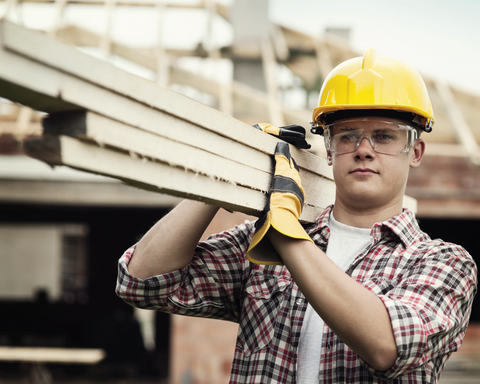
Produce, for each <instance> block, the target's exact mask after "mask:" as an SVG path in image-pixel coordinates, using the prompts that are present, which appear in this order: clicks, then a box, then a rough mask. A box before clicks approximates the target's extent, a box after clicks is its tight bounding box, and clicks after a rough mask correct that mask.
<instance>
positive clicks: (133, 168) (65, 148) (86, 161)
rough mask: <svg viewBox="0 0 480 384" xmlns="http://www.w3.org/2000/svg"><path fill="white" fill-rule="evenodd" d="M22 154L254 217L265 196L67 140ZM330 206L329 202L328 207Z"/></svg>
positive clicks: (309, 210)
mask: <svg viewBox="0 0 480 384" xmlns="http://www.w3.org/2000/svg"><path fill="white" fill-rule="evenodd" d="M25 150H26V151H27V153H28V154H29V155H30V156H32V157H35V158H38V159H41V160H43V161H45V162H47V163H49V164H62V165H67V166H69V167H72V168H76V169H80V170H84V171H87V172H92V173H97V174H102V175H107V176H110V177H115V178H117V179H120V180H124V181H126V182H128V183H129V184H132V185H136V186H139V187H142V188H143V189H147V190H152V191H156V192H160V193H167V194H170V195H174V196H180V197H185V198H190V199H194V200H200V201H205V202H206V203H210V204H214V205H218V206H221V207H223V208H226V209H229V210H232V211H240V212H244V213H247V214H251V215H255V216H258V215H259V214H260V213H261V212H262V210H263V209H264V207H265V205H266V201H267V194H266V193H264V192H262V191H258V190H253V189H250V188H245V187H242V186H239V185H235V184H231V183H228V182H223V181H221V180H215V179H214V178H212V177H209V176H205V175H201V174H197V173H194V172H189V171H186V170H185V169H182V168H178V167H173V166H170V165H167V164H164V163H159V162H154V161H149V160H145V159H142V158H140V157H137V156H130V155H128V154H125V153H122V152H118V151H115V150H112V149H108V148H102V147H99V146H97V145H96V144H94V143H91V142H84V141H81V140H79V139H76V138H72V137H68V136H52V137H45V138H39V139H32V140H28V141H26V142H25ZM325 202H326V201H325ZM331 202H333V201H332V200H330V202H328V203H331ZM326 203H327V202H326ZM328 203H327V204H328ZM321 210H322V207H313V206H310V205H307V204H305V205H304V210H303V213H302V217H301V220H302V221H304V222H313V221H315V219H316V217H317V216H318V214H319V213H320V212H321Z"/></svg>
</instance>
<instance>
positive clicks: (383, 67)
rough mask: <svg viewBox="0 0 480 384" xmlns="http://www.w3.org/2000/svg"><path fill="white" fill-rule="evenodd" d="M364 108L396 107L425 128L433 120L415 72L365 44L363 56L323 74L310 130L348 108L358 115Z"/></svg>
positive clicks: (317, 130)
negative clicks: (379, 55)
mask: <svg viewBox="0 0 480 384" xmlns="http://www.w3.org/2000/svg"><path fill="white" fill-rule="evenodd" d="M367 110H376V113H375V114H379V115H381V114H382V113H381V112H383V113H390V115H392V112H394V111H397V112H399V113H400V114H399V116H400V115H402V116H409V117H408V119H409V120H410V118H411V120H412V121H413V122H414V123H415V124H416V125H417V126H419V127H421V128H422V129H423V130H425V131H426V132H430V131H431V130H432V125H433V123H434V122H435V118H434V116H433V110H432V104H431V103H430V98H429V97H428V92H427V87H426V86H425V83H424V81H423V79H422V77H421V76H420V75H419V74H418V72H417V71H415V70H414V69H413V68H412V67H410V66H409V65H407V64H405V63H402V62H401V61H398V60H395V59H391V58H387V57H377V53H376V51H375V50H374V49H373V48H368V49H367V50H366V51H365V54H364V56H363V58H362V57H356V58H354V59H350V60H347V61H345V62H343V63H342V64H340V65H338V66H337V67H335V68H334V69H333V70H332V71H331V72H330V74H329V75H328V76H327V78H326V79H325V81H324V83H323V86H322V89H321V90H320V97H319V100H318V107H317V108H315V109H314V110H313V122H312V132H313V133H320V134H321V133H323V127H324V125H325V123H326V122H328V120H329V119H330V118H333V115H335V119H338V117H339V116H338V115H345V113H347V112H348V111H351V112H350V115H351V114H355V113H356V114H360V115H362V114H368V112H367ZM354 111H356V112H354ZM338 112H342V113H338ZM362 112H363V113H362ZM393 115H395V114H393ZM402 118H403V117H402Z"/></svg>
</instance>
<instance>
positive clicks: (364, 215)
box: [333, 200, 402, 228]
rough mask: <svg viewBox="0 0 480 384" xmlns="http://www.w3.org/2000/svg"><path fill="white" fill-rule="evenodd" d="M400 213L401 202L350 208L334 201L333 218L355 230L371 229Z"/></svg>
mask: <svg viewBox="0 0 480 384" xmlns="http://www.w3.org/2000/svg"><path fill="white" fill-rule="evenodd" d="M401 212H402V202H399V203H396V204H393V205H389V206H384V207H375V208H368V207H365V208H363V207H362V208H360V209H358V208H352V207H348V206H346V205H345V204H342V202H340V201H338V200H337V201H335V205H334V207H333V216H334V217H335V220H337V221H338V222H340V223H342V224H345V225H349V226H352V227H357V228H372V227H373V225H374V224H375V223H378V222H382V221H385V220H388V219H390V218H391V217H393V216H396V215H398V214H399V213H401Z"/></svg>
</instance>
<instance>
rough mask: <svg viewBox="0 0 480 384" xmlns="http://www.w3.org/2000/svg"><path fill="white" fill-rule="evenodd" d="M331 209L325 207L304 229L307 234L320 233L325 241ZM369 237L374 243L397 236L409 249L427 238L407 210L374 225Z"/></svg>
mask: <svg viewBox="0 0 480 384" xmlns="http://www.w3.org/2000/svg"><path fill="white" fill-rule="evenodd" d="M332 209H333V205H329V206H328V207H326V208H325V209H324V210H323V212H322V213H321V214H320V215H319V216H318V218H317V220H316V221H315V223H314V224H311V226H309V228H305V229H306V230H307V232H308V233H309V234H313V233H316V232H318V231H320V232H321V234H322V235H323V236H322V237H324V239H327V238H328V232H329V231H330V227H329V225H328V223H329V219H330V212H331V211H332ZM371 235H372V237H373V238H374V239H375V240H376V241H379V240H380V239H381V238H383V237H388V236H392V235H394V236H397V237H398V238H399V239H400V241H401V242H402V243H403V244H404V245H405V247H409V246H411V245H412V244H413V243H415V242H416V241H419V240H421V239H426V238H427V237H428V236H427V235H426V234H425V233H424V232H423V231H422V230H421V229H420V227H419V226H418V223H417V220H416V218H415V214H414V213H413V212H412V211H411V210H409V209H407V208H404V209H403V211H402V212H401V213H400V214H398V215H396V216H393V217H391V218H390V219H388V220H386V221H383V222H379V223H375V224H374V225H373V227H372V232H371Z"/></svg>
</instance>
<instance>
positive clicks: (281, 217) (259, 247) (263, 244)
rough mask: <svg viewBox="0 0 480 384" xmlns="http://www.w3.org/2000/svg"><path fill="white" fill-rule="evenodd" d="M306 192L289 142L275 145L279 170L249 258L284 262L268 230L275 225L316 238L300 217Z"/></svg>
mask: <svg viewBox="0 0 480 384" xmlns="http://www.w3.org/2000/svg"><path fill="white" fill-rule="evenodd" d="M304 199H305V192H304V190H303V188H302V185H301V180H300V173H299V171H298V167H297V164H296V163H295V160H294V159H293V158H292V157H291V156H290V148H289V146H288V144H287V143H283V142H279V143H278V144H277V146H276V147H275V174H274V177H273V181H272V186H271V187H270V194H269V199H268V203H267V207H266V209H265V213H264V215H263V216H262V217H261V218H260V219H258V220H257V222H256V223H255V234H254V235H253V239H252V241H251V243H250V246H249V247H248V250H247V258H248V260H250V261H251V262H252V263H255V264H266V265H271V264H278V265H281V264H283V262H282V259H281V258H280V255H279V254H278V253H277V251H276V250H275V248H274V247H273V245H272V244H271V243H270V240H269V239H268V237H267V236H266V234H267V231H268V230H269V229H270V228H273V229H275V230H277V231H278V232H280V233H281V234H283V235H285V236H288V237H292V238H295V239H305V240H309V241H311V242H313V240H312V239H311V238H310V236H308V234H307V233H306V232H305V230H304V229H303V227H302V225H301V224H300V222H299V221H298V218H299V217H300V214H301V213H302V208H303V201H304Z"/></svg>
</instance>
